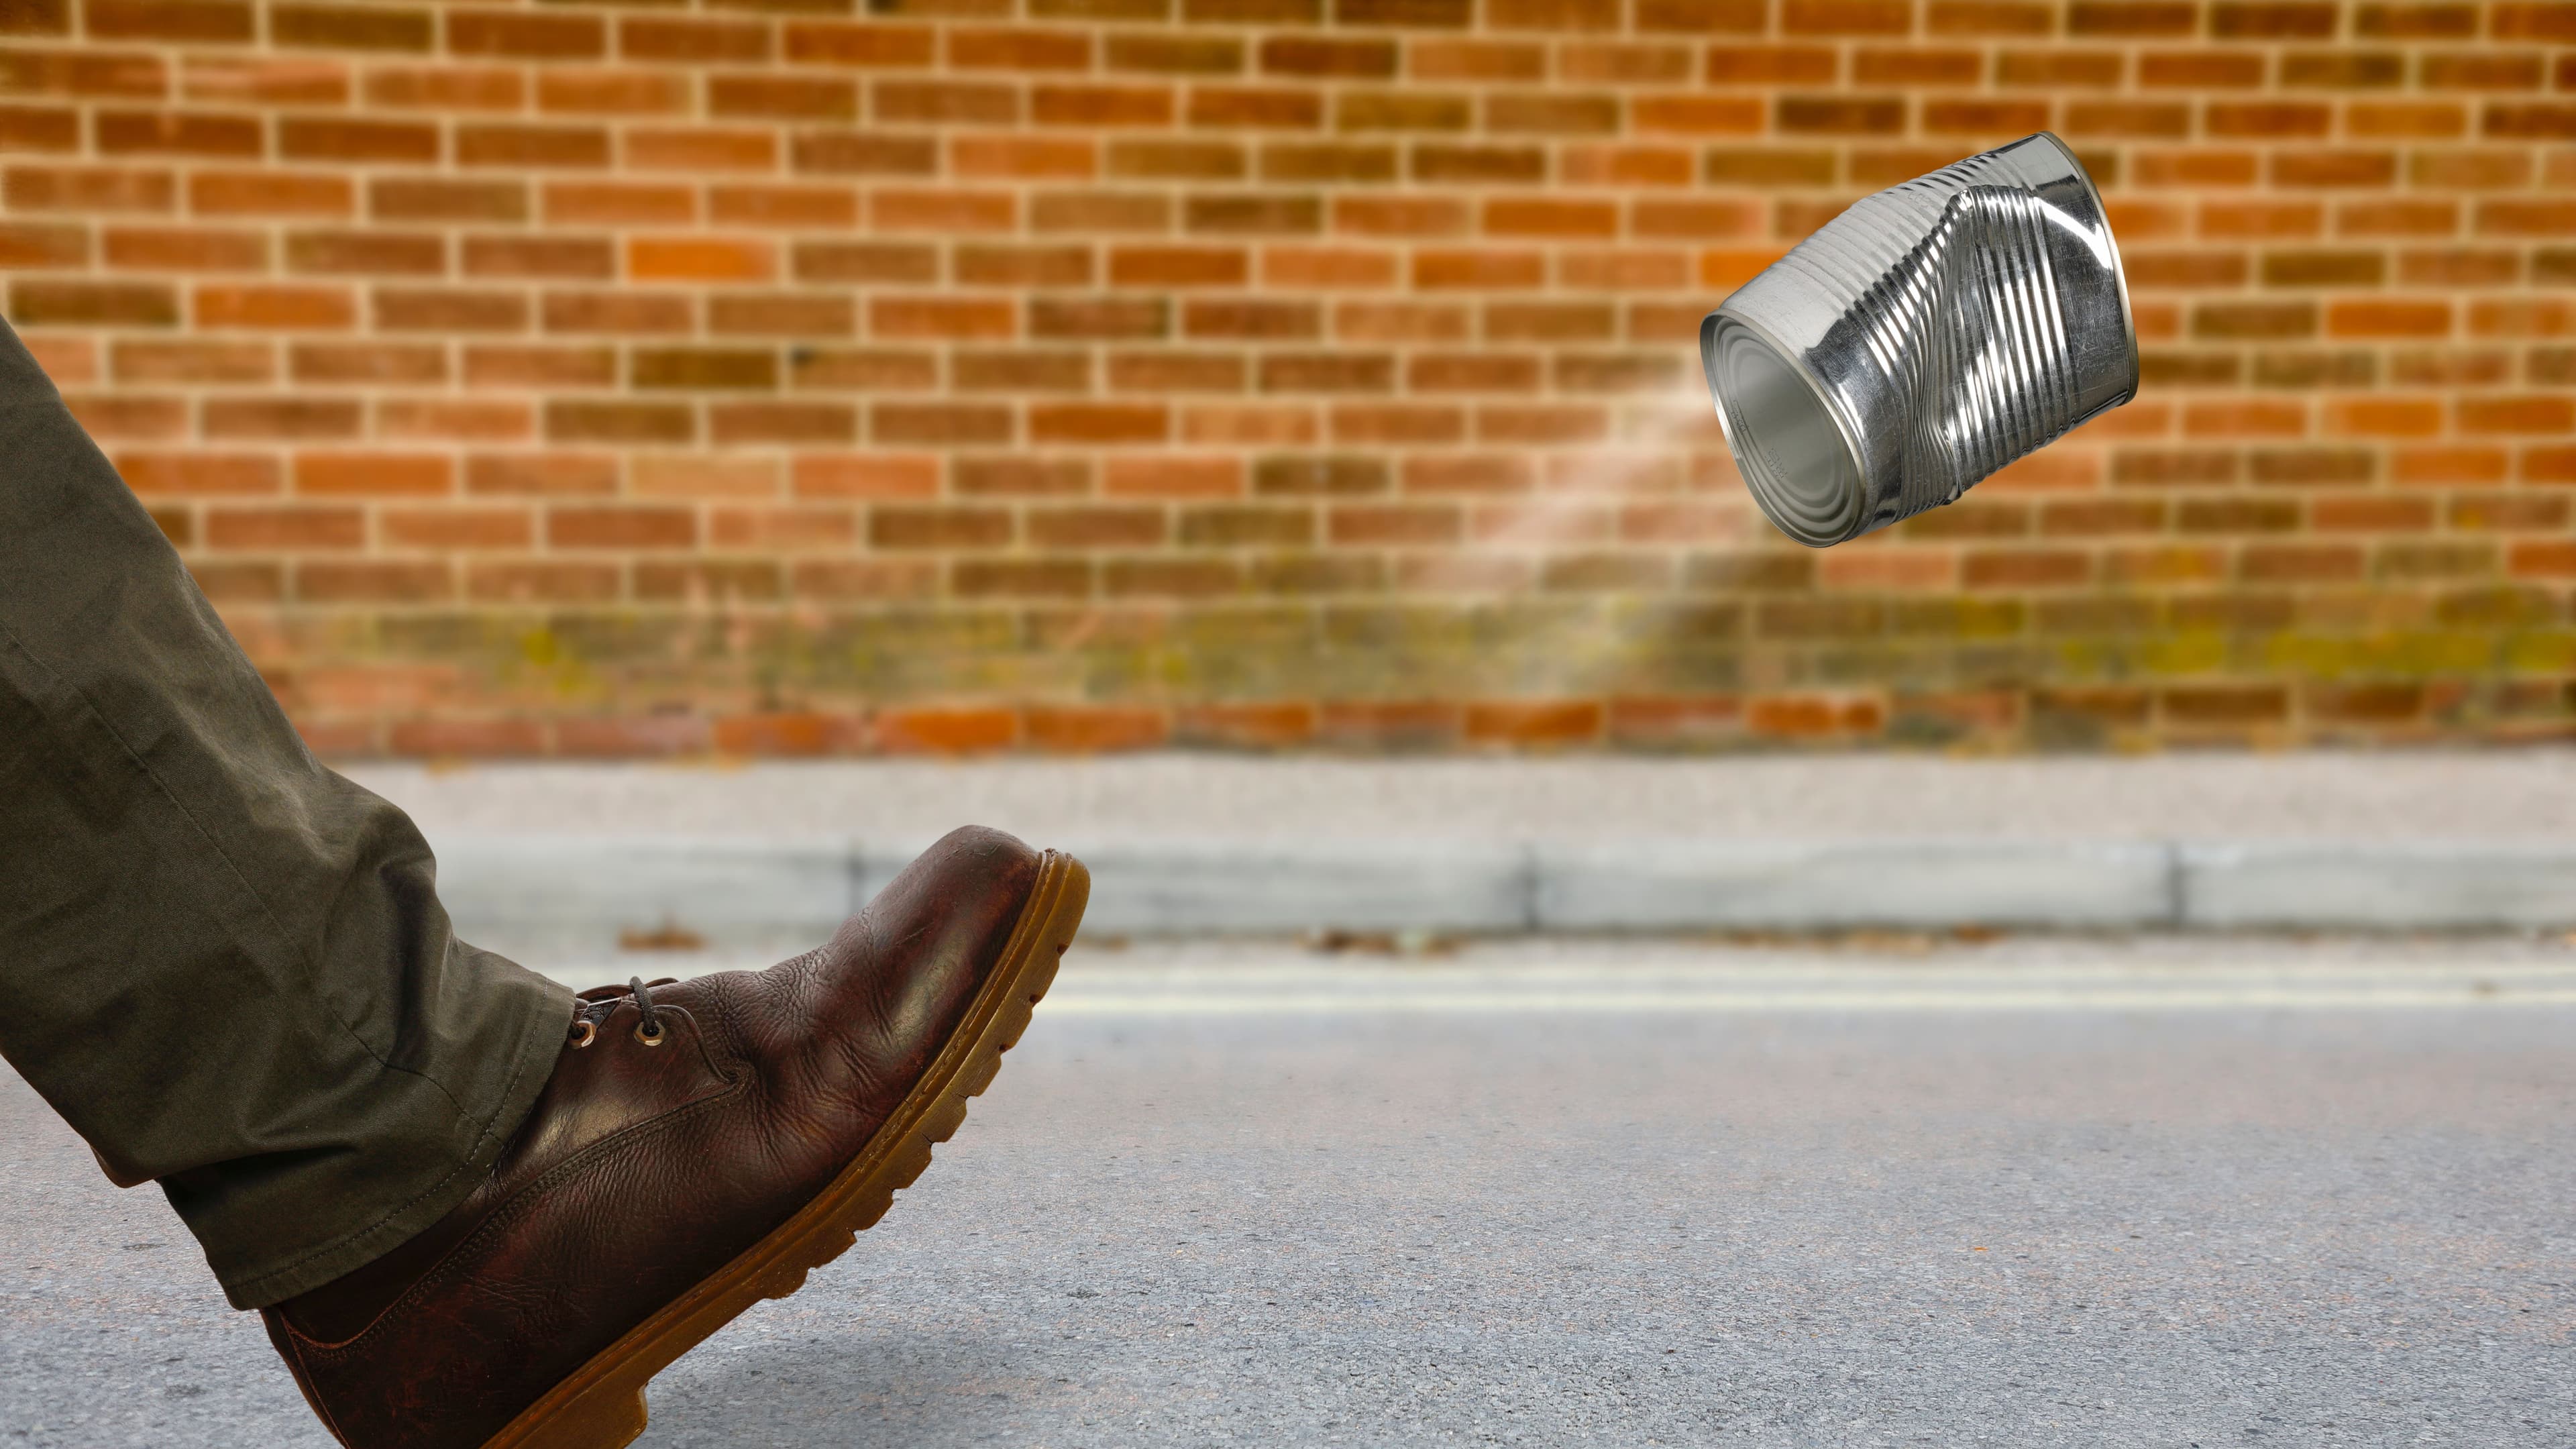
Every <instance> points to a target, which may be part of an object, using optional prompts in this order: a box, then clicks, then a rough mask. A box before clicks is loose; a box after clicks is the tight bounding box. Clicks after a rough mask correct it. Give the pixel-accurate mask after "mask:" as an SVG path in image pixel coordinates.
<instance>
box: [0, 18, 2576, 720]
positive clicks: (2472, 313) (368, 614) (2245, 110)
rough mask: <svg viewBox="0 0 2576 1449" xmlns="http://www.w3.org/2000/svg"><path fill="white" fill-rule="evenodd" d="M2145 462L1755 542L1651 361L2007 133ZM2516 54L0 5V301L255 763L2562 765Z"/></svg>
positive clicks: (2550, 292)
mask: <svg viewBox="0 0 2576 1449" xmlns="http://www.w3.org/2000/svg"><path fill="white" fill-rule="evenodd" d="M2040 127H2048V128H2052V129H2055V130H2057V131H2058V132H2059V133H2060V134H2062V135H2064V136H2065V137H2067V139H2068V140H2069V141H2070V142H2071V143H2072V144H2073V145H2074V146H2075V147H2076V149H2077V150H2078V151H2079V153H2080V154H2082V155H2083V156H2084V158H2085V159H2086V161H2087V163H2088V165H2090V166H2091V167H2092V168H2093V170H2094V172H2095V174H2096V176H2097V177H2098V178H2099V179H2100V180H2101V181H2102V183H2103V184H2104V189H2105V192H2106V194H2107V196H2108V197H2109V199H2110V202H2111V205H2112V209H2113V214H2114V220H2115V225H2116V227H2117V230H2118V233H2119V237H2120V240H2121V244H2122V247H2123V249H2124V252H2125V255H2126V258H2127V263H2128V269H2129V275H2130V280H2131V284H2132V287H2133V289H2134V294H2135V300H2136V304H2137V317H2138V324H2139V331H2140V335H2141V342H2142V346H2143V365H2144V374H2145V383H2146V385H2145V391H2144V394H2143V395H2142V397H2141V399H2140V401H2139V402H2137V403H2136V404H2134V405H2133V406H2131V407H2129V408H2127V409H2125V410H2123V411H2121V412H2119V413H2117V414H2115V415H2113V416H2111V417H2108V418H2105V419H2103V420H2101V421H2100V422H2098V423H2096V424H2094V425H2093V426H2091V427H2089V428H2087V429H2086V430H2085V431H2084V432H2083V433H2081V434H2079V435H2078V436H2077V437H2075V438H2072V439H2070V440H2068V441H2067V442H2065V443H2064V444H2061V445H2060V446H2058V447H2057V448H2054V449H2051V450H2050V451H2048V452H2047V453H2045V454H2042V455H2041V456H2039V457H2036V458H2033V459H2030V460H2028V461H2026V462H2024V463H2023V464H2021V465H2019V466H2017V467H2015V468H2013V469H2011V470H2009V471H2008V472H2006V473H2005V474H2003V475H2000V476H1998V477H1996V478H1994V479H1992V480H1990V481H1988V482H1987V483H1985V484H1984V485H1982V486H1981V487H1980V488H1979V489H1978V490H1977V492H1976V493H1975V494H1974V495H1972V496H1971V497H1970V499H1969V500H1968V501H1966V502H1965V503H1963V504H1961V505H1959V506H1957V507H1954V508H1950V509H1945V510H1941V511H1938V512H1935V513H1932V514H1929V515H1925V516H1923V517H1921V518H1918V519H1915V520H1913V521H1911V522H1909V523H1908V524H1906V525H1904V526H1902V527H1900V528H1898V529H1896V530H1893V531H1891V532H1890V533H1889V534H1886V535H1882V536H1878V537H1874V538H1872V539H1869V540H1866V541H1864V542H1861V543H1858V544H1854V545H1848V546H1845V547H1842V548H1838V549H1835V550H1832V551H1829V552H1826V553H1821V554H1817V553H1808V552H1805V551H1803V550H1800V549H1798V548H1796V547H1795V546H1793V545H1790V544H1788V543H1786V542H1785V541H1783V540H1781V539H1779V538H1778V537H1776V536H1775V535H1773V534H1772V533H1771V532H1770V531H1769V529H1768V528H1767V526H1765V525H1764V524H1763V523H1762V522H1761V521H1760V519H1759V518H1758V516H1757V515H1755V514H1754V512H1753V511H1752V509H1751V507H1750V505H1749V502H1748V500H1747V499H1746V497H1745V495H1744V493H1743V490H1742V487H1741V485H1740V484H1739V482H1738V481H1737V479H1736V478H1735V476H1734V472H1733V468H1732V466H1731V464H1730V463H1729V461H1728V460H1727V458H1726V456H1725V450H1724V447H1723V445H1722V442H1721V440H1720V439H1719V438H1718V436H1717V434H1716V431H1715V428H1714V427H1713V425H1712V424H1711V422H1710V420H1709V418H1708V416H1707V405H1706V399H1705V397H1704V396H1703V394H1702V391H1701V388H1700V385H1699V383H1698V381H1697V368H1696V362H1695V359H1694V356H1693V343H1694V340H1695V326H1696V323H1697V320H1698V318H1699V316H1700V315H1701V314H1702V313H1703V312H1705V311H1706V310H1708V309H1709V308H1711V307H1713V306H1714V305H1715V304H1716V303H1717V302H1718V301H1719V300H1720V299H1722V298H1723V297H1724V295H1725V294H1726V292H1727V290H1728V289H1729V288H1730V287H1732V286H1734V285H1735V284H1737V283H1739V282H1740V281H1742V280H1743V279H1745V278H1746V277H1748V276H1750V275H1752V274H1753V273H1754V272H1755V271H1757V270H1759V269H1760V268H1761V267H1762V266H1763V265H1765V264H1766V263H1767V262H1768V261H1769V260H1770V259H1771V258H1773V257H1775V256H1777V255H1778V254H1779V252H1780V251H1782V250H1783V249H1785V248H1786V247H1787V246H1788V245H1789V244H1791V243H1792V242H1794V241H1795V240H1796V239H1798V238H1799V237H1801V236H1803V235H1805V234H1806V232H1807V231H1809V230H1810V229H1812V228H1813V227H1814V226H1816V225H1818V224H1819V223H1821V222H1822V221H1824V220H1825V219H1827V218H1829V217H1830V216H1832V215H1833V214H1834V213H1835V212H1836V211H1837V210H1838V209H1840V208H1841V207H1842V206H1843V205H1845V204H1847V203H1848V202H1849V201H1850V200H1851V199H1852V198H1854V197H1855V196H1858V195H1860V194H1862V193H1864V192H1866V191H1869V190H1872V189H1875V188H1877V187H1881V186H1885V185H1889V184H1892V183H1894V182H1896V181H1900V180H1903V179H1905V178H1906V177H1909V176H1912V175H1915V174H1917V173H1919V172H1921V171H1924V170H1927V169H1930V168H1932V167H1934V166H1937V165H1940V164H1943V163H1945V162H1947V161H1949V160H1953V159H1955V158H1957V157H1958V156H1960V155H1963V154H1966V153H1968V152H1971V151H1974V150H1978V149H1982V148H1984V147H1988V146H1991V145H1995V144H1999V143H2001V142H2004V141H2007V140H2010V139H2013V138H2014V137H2016V136H2019V135H2021V134H2024V133H2026V132H2028V131H2030V130H2033V129H2037V128H2040ZM2571 197H2576V4H2568V3H2494V4H2469V3H2459V4H2453V3H2409V4H2332V3H2307V0H2294V3H2257V4H2240V3H2205V4H2204V3H2163V0H2158V3H2090V0H2084V3H2074V4H2054V3H2038V0H1992V3H1987V0H1923V3H1911V0H1770V3H1764V0H1583V3H1568V0H1383V3H1381V0H870V3H858V0H797V3H793V4H789V3H780V4H775V5H766V4H760V3H731V0H727V3H718V0H703V3H695V4H691V3H653V4H643V3H637V4H632V5H623V4H617V3H613V0H612V3H604V4H585V5H579V6H572V5H553V4H526V5H483V4H471V3H441V4H436V5H427V4H408V3H405V0H365V3H351V4H323V3H283V0H273V3H247V0H184V3H181V0H166V3H164V0H90V3H86V4H84V3H81V0H17V3H0V267H5V268H6V274H7V275H6V280H7V307H8V313H9V316H10V319H11V320H12V322H13V323H14V324H15V325H16V326H17V327H18V328H19V329H20V330H21V331H22V333H23V334H24V335H25V336H26V338H27V340H28V342H29V343H30V345H31V346H33V347H34V348H35V349H36V350H37V352H38V355H39V356H40V357H41V358H42V359H43V360H44V361H45V363H46V365H47V367H48V368H49V369H50V370H51V371H52V372H53V374H54V376H55V377H56V379H57V380H58V381H59V382H60V383H61V385H62V386H63V388H64V390H65V392H66V393H67V394H68V395H69V396H70V398H71V399H72V401H73V403H74V406H75V407H76V408H77V409H78V410H79V412H80V414H81V416H82V417H83V419H84V421H85V422H87V423H88V424H89V426H90V427H91V428H92V429H93V430H94V432H95V433H96V434H97V435H98V437H99V439H100V441H101V443H102V444H103V445H104V446H105V447H107V448H108V450H109V451H110V452H111V454H112V455H113V456H114V457H115V458H116V460H117V462H118V463H119V465H120V467H121V468H122V469H123V471H124V473H125V476H126V478H127V480H128V481H129V482H130V483H131V484H132V485H133V486H134V488H135V489H136V490H137V492H138V493H140V494H141V495H142V496H143V497H144V498H145V500H146V501H147V502H148V503H149V504H150V505H151V506H152V508H153V510H154V512H155V514H156V516H157V517H159V518H160V519H161V520H162V522H163V524H164V526H165V528H166V529H167V530H168V531H169V533H170V534H171V536H172V538H173V539H174V540H175V541H176V542H177V543H178V544H179V546H180V548H181V550H182V552H183V553H184V554H185V556H186V557H187V559H188V560H189V562H190V564H191V566H192V567H193V568H194V569H195V570H196V572H197V575H198V577H199V578H200V580H201V581H202V582H203V583H204V585H205V587H206V589H207V592H208V593H209V594H210V595H211V596H212V597H214V599H215V600H216V601H217V603H218V605H219V607H220V608H221V609H222V610H223V612H224V614H225V616H226V618H227V619H228V620H230V621H231V622H232V623H233V625H234V626H235V628H236V630H237V631H238V632H239V633H240V634H241V635H242V637H243V639H244V642H245V644H246V645H247V646H248V647H249V649H250V650H251V652H252V653H253V655H254V657H255V658H257V659H258V661H259V662H260V663H261V665H262V667H263V668H264V669H266V670H267V671H268V673H269V676H270V678H271V679H272V680H273V681H274V682H275V684H276V685H277V687H278V688H279V690H280V693H281V694H282V695H283V697H284V698H285V699H286V700H287V702H288V704H289V706H290V708H291V709H292V710H293V711H294V713H295V714H296V717H297V718H298V720H299V722H301V723H302V724H303V725H304V727H305V728H306V729H307V731H308V732H309V733H310V735H311V737H312V738H314V739H315V740H316V741H317V742H318V743H319V744H321V745H323V746H324V747H326V748H328V749H331V750H334V751H341V752H353V753H367V752H383V751H393V752H402V753H420V754H433V755H435V754H456V753H467V754H485V753H562V754H569V755H629V754H657V753H690V752H700V751H707V750H723V751H738V752H780V753H800V752H841V751H862V750H874V749H989V748H1013V747H1026V748H1039V749H1100V748H1121V747H1129V746H1138V745H1151V744H1158V743H1168V742H1178V743H1191V744H1198V743H1204V744H1213V745H1230V746H1241V747H1297V746H1304V745H1321V746H1327V747H1347V748H1363V749H1385V748H1415V749H1445V748H1458V747H1483V746H1524V747H1545V746H1566V745H1586V744H1606V745H1616V746H1626V747H1636V748H1649V749H1706V748H1730V747H1741V746H1747V745H1760V744H1766V743H1775V742H1786V743H1800V742H1814V741H1876V740H1887V741H1894V742H1900V743H1910V744H1926V745H1934V744H1938V745H1967V746H1996V747H2011V746H2041V747H2072V748H2109V747H2129V746H2136V745H2150V744H2156V743H2162V742H2174V741H2195V740H2228V741H2251V742H2282V743H2293V742H2303V741H2317V740H2346V739H2350V740H2406V739H2423V738H2458V739H2484V738H2497V737H2531V736H2538V735H2555V734H2558V733H2561V732H2563V731H2564V730H2565V729H2566V728H2567V726H2568V724H2569V722H2570V720H2571V717H2576V716H2571V700H2570V695H2569V684H2570V681H2571V680H2576V612H2571V588H2576V535H2571V533H2570V529H2569V524H2570V517H2569V506H2570V499H2571V497H2576V201H2571V200H2570V198H2571Z"/></svg>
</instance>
